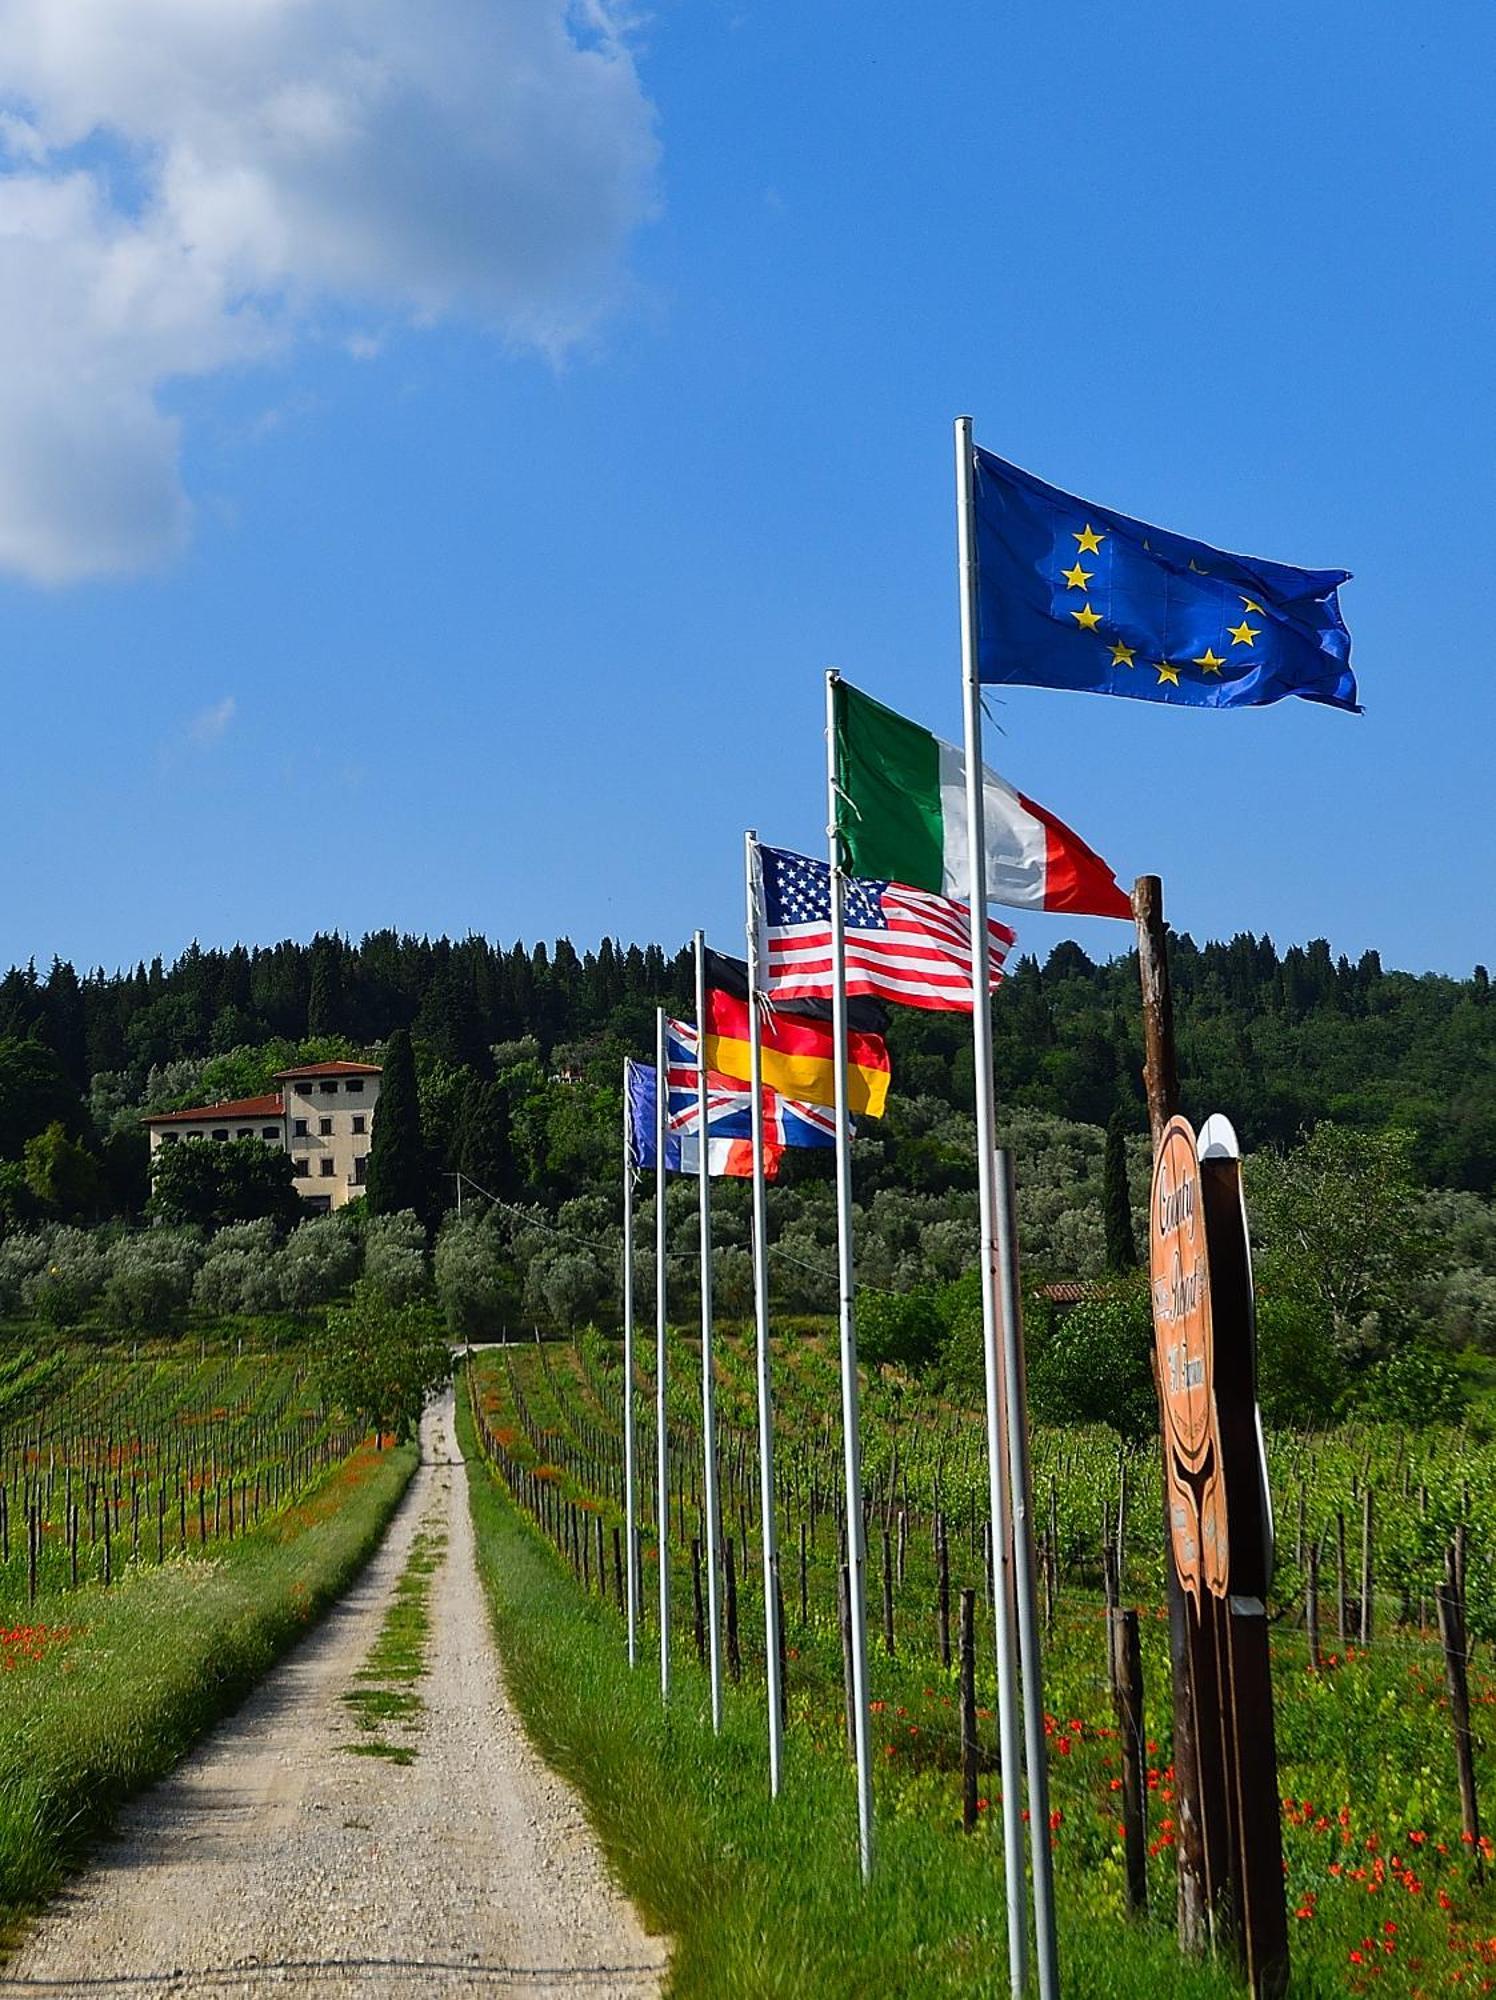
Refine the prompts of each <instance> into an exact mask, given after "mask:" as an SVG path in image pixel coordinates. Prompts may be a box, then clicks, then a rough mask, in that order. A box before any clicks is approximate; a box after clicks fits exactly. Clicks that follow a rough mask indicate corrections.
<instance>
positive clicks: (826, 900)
mask: <svg viewBox="0 0 1496 2000" xmlns="http://www.w3.org/2000/svg"><path fill="white" fill-rule="evenodd" d="M755 852H756V855H757V875H758V924H759V963H760V965H761V966H762V968H763V985H764V992H765V993H766V994H767V995H768V997H769V998H770V1000H826V999H830V998H831V995H832V977H831V870H830V868H829V867H828V865H827V864H826V863H825V862H824V861H813V860H811V859H810V858H809V857H808V856H807V855H804V854H789V853H786V852H785V850H784V849H783V848H778V847H760V848H757V849H756V850H755ZM842 909H843V914H844V917H845V921H846V945H847V951H846V957H847V992H848V994H849V995H850V994H869V995H872V996H874V997H876V998H877V999H880V1000H893V1001H896V1002H897V1003H898V1004H899V1005H900V1006H903V1007H929V1008H936V1009H943V1010H946V1011H948V1012H960V1013H966V1014H969V1013H970V1012H971V912H970V910H969V909H968V908H967V906H966V904H965V903H953V902H951V901H950V900H949V899H948V898H947V897H945V896H935V895H931V894H930V893H928V891H926V890H924V889H910V888H906V887H905V886H904V884H902V883H900V882H871V881H861V880H856V879H854V880H849V881H848V882H847V884H846V886H845V889H844V891H843V896H842ZM987 937H988V942H989V945H990V954H991V955H990V967H991V971H990V979H991V984H992V986H993V988H994V989H995V988H996V987H997V985H998V983H999V981H1000V980H1001V978H1002V967H1003V961H1004V960H1005V959H1006V957H1007V955H1008V951H1009V949H1010V947H1011V946H1012V944H1013V942H1014V933H1013V932H1012V931H1011V930H1010V929H1009V928H1008V926H1007V925H1006V924H1003V923H998V922H997V921H996V920H995V919H993V918H990V917H989V918H988V920H987Z"/></svg>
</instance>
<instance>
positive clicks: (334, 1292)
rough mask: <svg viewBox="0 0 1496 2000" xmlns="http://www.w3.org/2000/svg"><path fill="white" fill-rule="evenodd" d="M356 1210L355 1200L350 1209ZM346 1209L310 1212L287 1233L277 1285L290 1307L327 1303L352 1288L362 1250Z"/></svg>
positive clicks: (300, 1309)
mask: <svg viewBox="0 0 1496 2000" xmlns="http://www.w3.org/2000/svg"><path fill="white" fill-rule="evenodd" d="M357 1212H358V1210H357V1204H355V1205H354V1207H353V1209H352V1211H351V1213H352V1214H353V1215H355V1216H356V1215H357ZM349 1213H350V1211H348V1210H339V1211H338V1213H337V1214H335V1215H318V1216H313V1217H311V1219H310V1220H308V1221H306V1222H303V1223H302V1224H301V1226H300V1228H298V1229H293V1230H292V1231H291V1234H290V1235H289V1236H288V1237H287V1239H286V1246H285V1248H284V1249H283V1250H282V1252H281V1254H280V1286H281V1296H282V1299H283V1301H284V1303H285V1304H286V1305H287V1306H289V1307H290V1308H291V1309H292V1311H294V1312H308V1311H310V1309H311V1308H312V1307H313V1306H325V1305H330V1304H331V1303H332V1301H333V1300H334V1299H339V1298H342V1297H343V1296H344V1294H345V1293H347V1292H349V1291H351V1290H352V1289H353V1285H354V1281H355V1280H356V1279H357V1277H358V1274H359V1264H360V1262H361V1260H362V1250H361V1247H360V1243H359V1235H358V1231H357V1229H356V1228H355V1227H354V1225H353V1223H352V1222H351V1221H346V1220H345V1219H344V1218H345V1216H346V1215H348V1214H349Z"/></svg>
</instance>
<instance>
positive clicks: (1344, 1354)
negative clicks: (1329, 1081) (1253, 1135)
mask: <svg viewBox="0 0 1496 2000" xmlns="http://www.w3.org/2000/svg"><path fill="white" fill-rule="evenodd" d="M1247 1208H1248V1213H1249V1215H1250V1217H1251V1224H1252V1229H1253V1232H1254V1234H1255V1236H1256V1238H1257V1240H1258V1242H1259V1244H1260V1246H1261V1255H1260V1258H1259V1259H1258V1270H1259V1283H1260V1284H1261V1286H1262V1288H1263V1289H1264V1290H1265V1291H1271V1292H1272V1293H1274V1294H1275V1295H1277V1296H1280V1297H1282V1298H1285V1299H1293V1300H1296V1301H1298V1302H1299V1303H1300V1304H1301V1305H1303V1306H1305V1307H1307V1308H1308V1309H1310V1310H1311V1311H1313V1312H1314V1313H1315V1314H1316V1315H1317V1316H1318V1318H1319V1321H1320V1323H1321V1325H1322V1327H1323V1328H1324V1330H1325V1332H1326V1334H1327V1335H1328V1337H1329V1339H1330V1341H1331V1342H1332V1343H1333V1345H1334V1347H1335V1349H1336V1351H1337V1352H1338V1354H1339V1356H1340V1357H1341V1359H1342V1361H1344V1362H1346V1363H1348V1364H1349V1365H1350V1366H1352V1367H1357V1366H1361V1365H1364V1364H1365V1363H1366V1362H1368V1361H1371V1360H1375V1359H1377V1358H1378V1357H1379V1356H1381V1355H1384V1354H1386V1353H1387V1352H1389V1351H1390V1349H1391V1348H1393V1347H1394V1346H1396V1345H1397V1344H1398V1342H1399V1341H1400V1340H1402V1339H1403V1338H1405V1337H1406V1336H1407V1335H1408V1334H1409V1333H1410V1332H1411V1331H1412V1330H1413V1329H1414V1328H1416V1327H1417V1326H1418V1324H1419V1323H1420V1320H1421V1319H1422V1318H1423V1317H1424V1316H1425V1315H1426V1311H1427V1297H1426V1283H1427V1273H1428V1270H1429V1266H1430V1264H1431V1262H1432V1258H1433V1243H1432V1240H1431V1238H1430V1235H1429V1232H1428V1229H1427V1227H1426V1224H1425V1221H1424V1214H1423V1203H1422V1195H1421V1191H1420V1189H1419V1187H1418V1185H1417V1181H1416V1179H1415V1176H1414V1170H1413V1140H1412V1137H1411V1135H1410V1134H1409V1133H1406V1132H1398V1131H1388V1132H1380V1133H1366V1132H1353V1131H1351V1130H1349V1129H1348V1128H1346V1127H1345V1126H1340V1125H1334V1124H1330V1123H1325V1124H1322V1125H1318V1126H1316V1127H1315V1129H1314V1131H1313V1132H1312V1133H1311V1134H1310V1135H1309V1137H1308V1139H1306V1140H1305V1141H1304V1143H1303V1144H1302V1145H1300V1146H1296V1147H1294V1148H1293V1149H1292V1150H1291V1151H1290V1152H1288V1153H1286V1154H1282V1155H1278V1154H1260V1155H1258V1156H1256V1157H1255V1158H1253V1159H1252V1160H1251V1161H1249V1163H1248V1168H1247Z"/></svg>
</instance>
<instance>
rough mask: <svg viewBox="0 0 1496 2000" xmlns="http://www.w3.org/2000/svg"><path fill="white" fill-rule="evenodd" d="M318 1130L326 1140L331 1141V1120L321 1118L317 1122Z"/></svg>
mask: <svg viewBox="0 0 1496 2000" xmlns="http://www.w3.org/2000/svg"><path fill="white" fill-rule="evenodd" d="M317 1130H318V1131H319V1132H320V1133H321V1135H322V1137H323V1138H324V1139H330V1138H331V1137H332V1120H331V1119H330V1118H319V1119H318V1120H317Z"/></svg>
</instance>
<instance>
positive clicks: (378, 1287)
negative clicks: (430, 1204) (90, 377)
mask: <svg viewBox="0 0 1496 2000" xmlns="http://www.w3.org/2000/svg"><path fill="white" fill-rule="evenodd" d="M364 1281H365V1283H366V1284H368V1285H369V1287H370V1288H371V1289H372V1290H373V1291H376V1292H378V1293H379V1295H380V1297H381V1298H383V1299H385V1300H386V1301H387V1302H388V1303H389V1304H390V1305H392V1306H404V1305H411V1304H413V1303H414V1302H415V1300H417V1299H419V1298H421V1297H422V1296H423V1295H424V1294H425V1291H426V1230H425V1225H424V1224H423V1223H422V1221H421V1218H420V1217H419V1216H418V1215H417V1214H416V1213H415V1212H414V1210H412V1209H408V1208H404V1209H401V1210H400V1211H399V1213H398V1214H395V1215H371V1216H369V1217H368V1219H367V1222H366V1224H365V1227H364Z"/></svg>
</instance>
